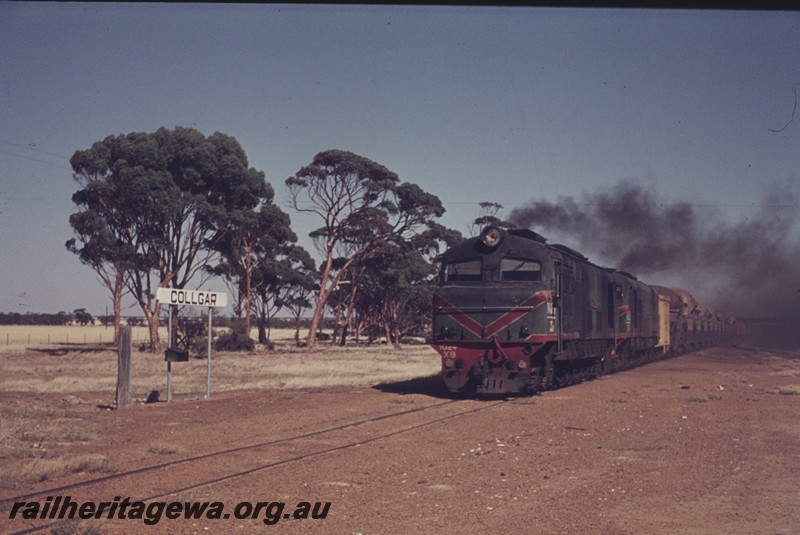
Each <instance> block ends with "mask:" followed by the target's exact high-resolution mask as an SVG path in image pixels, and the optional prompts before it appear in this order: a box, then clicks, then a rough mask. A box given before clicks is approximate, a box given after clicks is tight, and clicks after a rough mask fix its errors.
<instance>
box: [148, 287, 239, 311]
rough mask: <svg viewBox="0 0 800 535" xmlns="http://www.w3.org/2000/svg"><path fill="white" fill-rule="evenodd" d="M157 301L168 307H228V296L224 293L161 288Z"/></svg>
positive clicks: (157, 292)
mask: <svg viewBox="0 0 800 535" xmlns="http://www.w3.org/2000/svg"><path fill="white" fill-rule="evenodd" d="M156 300H157V301H159V302H161V303H165V304H168V305H183V306H194V307H224V306H227V305H228V294H226V293H224V292H203V291H200V290H179V289H177V288H159V289H158V291H156Z"/></svg>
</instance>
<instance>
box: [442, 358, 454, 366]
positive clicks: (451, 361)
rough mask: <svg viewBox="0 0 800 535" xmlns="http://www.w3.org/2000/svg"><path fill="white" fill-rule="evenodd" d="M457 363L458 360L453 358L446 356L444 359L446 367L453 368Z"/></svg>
mask: <svg viewBox="0 0 800 535" xmlns="http://www.w3.org/2000/svg"><path fill="white" fill-rule="evenodd" d="M455 365H456V361H455V359H453V358H446V359H445V360H444V367H445V368H452V367H454V366H455Z"/></svg>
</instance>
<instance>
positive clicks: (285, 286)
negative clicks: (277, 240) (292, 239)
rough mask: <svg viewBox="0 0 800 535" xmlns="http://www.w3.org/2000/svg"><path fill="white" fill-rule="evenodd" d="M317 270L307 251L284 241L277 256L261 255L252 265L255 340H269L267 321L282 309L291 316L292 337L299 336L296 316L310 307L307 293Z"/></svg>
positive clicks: (314, 285) (314, 284)
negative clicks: (256, 322) (254, 264)
mask: <svg viewBox="0 0 800 535" xmlns="http://www.w3.org/2000/svg"><path fill="white" fill-rule="evenodd" d="M318 277H319V273H318V271H317V269H316V266H315V264H314V260H313V259H312V258H311V255H310V254H308V251H306V250H305V249H303V248H302V247H300V246H299V245H294V244H286V245H285V246H283V247H281V249H280V251H279V253H278V254H277V255H273V256H271V257H264V258H263V259H262V260H261V261H260V262H258V264H257V265H256V269H255V271H254V275H253V279H254V284H253V301H254V304H255V307H254V309H255V313H256V317H257V319H258V341H259V343H261V344H266V343H267V342H268V341H269V325H270V320H271V319H272V318H273V317H275V315H276V314H277V313H278V312H280V311H281V310H282V309H283V308H287V309H288V310H289V311H291V312H292V313H293V315H294V317H295V328H296V331H295V339H297V338H298V337H299V326H298V324H299V316H300V315H301V314H302V308H303V307H308V306H310V303H309V301H308V296H309V293H310V292H311V291H312V290H314V289H316V287H317V280H318Z"/></svg>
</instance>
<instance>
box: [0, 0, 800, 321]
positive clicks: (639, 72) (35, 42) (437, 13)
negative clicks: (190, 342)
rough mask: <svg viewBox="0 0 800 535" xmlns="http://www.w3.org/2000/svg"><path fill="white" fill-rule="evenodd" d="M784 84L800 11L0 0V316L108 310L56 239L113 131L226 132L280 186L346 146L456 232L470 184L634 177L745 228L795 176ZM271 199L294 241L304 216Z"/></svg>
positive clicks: (512, 198)
mask: <svg viewBox="0 0 800 535" xmlns="http://www.w3.org/2000/svg"><path fill="white" fill-rule="evenodd" d="M793 88H794V89H795V90H796V91H797V92H798V93H800V13H798V12H777V13H775V12H760V11H759V12H743V11H699V10H697V11H673V10H643V9H639V10H625V9H555V8H538V7H537V8H509V7H506V8H491V7H477V6H462V7H452V6H441V7H436V6H388V7H385V6H363V5H350V6H333V5H325V6H315V5H250V4H245V5H216V4H199V5H185V4H183V5H170V4H158V3H156V4H102V3H100V4H97V3H91V4H75V3H65V4H61V3H0V251H2V256H0V275H2V279H0V280H2V283H0V311H18V312H26V311H32V312H45V311H54V312H55V311H59V310H73V309H75V308H78V307H85V308H87V309H89V310H90V311H91V312H92V313H95V314H98V313H101V312H103V311H104V309H105V306H106V305H107V303H108V297H107V295H106V292H105V291H104V290H103V289H102V287H101V286H100V284H99V283H98V282H97V280H96V277H95V275H94V273H93V272H92V271H91V269H89V268H87V267H85V266H83V265H81V264H80V262H79V261H78V260H77V258H76V257H75V256H74V255H72V254H71V253H68V252H67V251H66V249H65V248H64V242H65V241H66V240H67V239H69V238H70V237H71V236H72V234H71V229H70V227H69V225H68V222H67V220H68V217H69V214H70V213H72V212H73V211H74V205H73V204H72V202H71V196H72V194H73V193H74V192H75V191H76V189H77V185H76V183H75V182H74V181H73V180H72V177H71V170H70V168H69V157H70V156H71V155H72V154H73V152H74V151H75V150H79V149H87V148H89V147H90V146H91V145H92V143H94V142H95V141H98V140H101V139H103V138H104V137H105V136H107V135H111V134H120V133H128V132H133V131H145V132H152V131H155V130H156V129H158V128H159V127H161V126H166V127H174V126H178V125H180V126H187V127H194V128H197V129H199V130H201V131H202V132H203V133H205V134H206V135H210V134H212V133H213V132H215V131H220V132H224V133H226V134H229V135H232V136H234V137H236V138H237V139H238V140H239V142H240V143H241V145H242V146H243V148H244V149H245V151H246V153H247V155H248V158H249V160H250V165H251V166H252V167H255V168H256V169H259V170H261V171H264V173H265V174H266V176H267V180H268V181H269V182H270V183H271V184H272V185H273V186H274V187H275V189H276V197H277V201H278V202H279V203H283V202H284V200H285V198H286V192H285V188H284V180H285V179H286V178H287V177H288V176H290V175H292V174H294V173H295V172H296V171H297V170H298V169H299V168H300V167H302V166H304V165H306V164H308V163H309V162H310V161H311V159H312V157H313V156H314V154H316V153H317V152H319V151H321V150H326V149H333V148H338V149H346V150H350V151H352V152H355V153H358V154H360V155H362V156H365V157H368V158H370V159H372V160H375V161H377V162H379V163H381V164H383V165H385V166H387V167H388V168H389V169H391V170H392V171H394V172H396V173H398V175H399V176H400V178H401V179H402V180H405V181H410V182H415V183H417V184H419V185H420V186H421V187H422V188H423V189H425V190H427V191H430V192H432V193H434V194H436V195H438V196H439V198H440V199H441V200H442V201H443V203H444V205H445V207H446V208H447V210H448V212H447V214H446V215H445V217H444V218H443V222H444V223H445V224H447V225H449V226H451V227H453V228H456V229H458V230H461V231H462V232H466V231H467V229H468V227H469V222H470V221H471V220H472V219H474V218H475V217H476V216H477V215H478V203H479V202H481V201H495V202H499V203H501V204H503V205H504V206H505V207H506V209H507V212H509V211H510V210H511V209H513V208H515V207H517V206H520V205H522V204H524V203H525V202H526V201H529V200H533V199H549V200H551V201H555V200H556V199H557V198H558V197H559V196H572V197H580V195H581V194H582V193H583V192H595V191H598V190H602V189H603V188H610V187H612V186H613V185H614V184H616V183H618V182H619V181H620V180H623V179H631V178H632V179H638V180H640V181H641V182H642V184H643V185H644V186H645V187H646V188H647V190H648V191H649V192H650V193H651V194H653V195H655V196H656V197H657V198H658V199H663V202H665V203H670V202H675V201H678V200H686V201H689V202H691V203H693V204H695V205H697V206H698V207H704V206H708V207H710V208H711V209H713V210H716V211H718V212H720V213H722V214H724V217H726V218H728V219H729V220H731V221H739V220H744V219H746V218H748V217H751V216H752V211H753V210H757V209H758V208H759V206H758V205H759V203H761V202H762V197H763V194H764V191H765V189H769V188H770V187H772V186H773V185H775V184H783V185H784V186H786V185H787V184H788V185H789V188H794V191H798V190H800V188H798V187H797V184H798V183H799V182H800V116H799V117H797V118H796V120H794V121H791V122H789V121H790V119H791V118H792V111H793V105H794V103H795V94H794V93H793ZM787 122H789V124H788V125H787ZM784 126H785V128H784ZM781 129H782V130H781ZM771 130H781V131H780V132H773V131H771ZM285 210H286V211H287V212H288V213H289V214H290V215H291V217H292V220H293V225H294V227H295V230H296V232H297V233H298V235H301V236H302V237H303V241H302V242H301V243H303V244H304V245H306V246H307V247H308V248H309V249H311V246H310V244H309V242H308V240H307V239H306V238H305V235H306V234H307V233H308V232H309V231H310V230H311V229H312V228H314V225H315V221H312V220H303V219H302V218H301V217H300V216H299V214H297V213H294V212H292V211H291V210H290V209H289V208H288V207H286V208H285ZM562 241H565V243H567V244H569V241H568V240H567V239H564V240H562ZM655 282H660V281H655ZM667 282H669V281H667ZM212 286H214V287H213V288H212V289H216V290H218V291H223V290H224V286H223V285H222V283H218V284H213V285H212ZM136 312H137V311H136V309H135V308H133V309H130V313H136Z"/></svg>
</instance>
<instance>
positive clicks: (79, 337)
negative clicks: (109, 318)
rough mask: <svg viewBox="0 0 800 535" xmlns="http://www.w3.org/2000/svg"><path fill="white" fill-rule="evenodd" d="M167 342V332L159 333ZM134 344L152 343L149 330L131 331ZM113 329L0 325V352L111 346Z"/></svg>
mask: <svg viewBox="0 0 800 535" xmlns="http://www.w3.org/2000/svg"><path fill="white" fill-rule="evenodd" d="M160 332H161V336H162V337H164V338H165V339H166V336H167V330H166V329H165V328H161V329H160ZM131 336H132V338H133V340H134V342H144V341H146V340H148V339H149V337H150V335H149V334H148V330H147V327H131ZM113 341H114V328H113V327H110V326H109V327H103V326H102V325H86V326H83V327H82V326H80V325H0V349H4V348H9V347H14V348H16V349H19V348H20V347H22V348H24V347H26V346H30V345H41V344H110V343H112V342H113Z"/></svg>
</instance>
